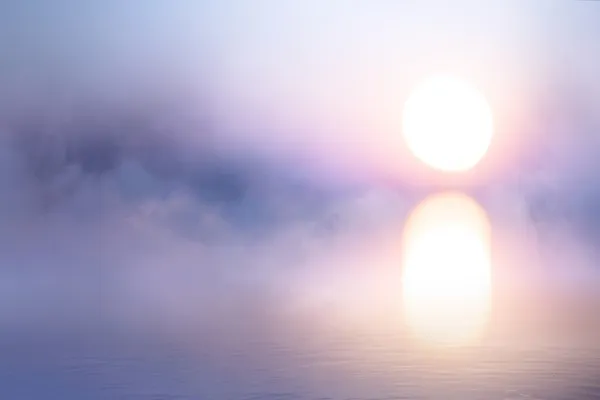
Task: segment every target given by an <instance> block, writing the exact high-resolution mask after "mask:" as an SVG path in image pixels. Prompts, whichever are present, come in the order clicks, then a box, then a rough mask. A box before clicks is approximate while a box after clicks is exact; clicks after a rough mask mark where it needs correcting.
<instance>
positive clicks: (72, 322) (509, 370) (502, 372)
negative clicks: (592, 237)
mask: <svg viewBox="0 0 600 400" xmlns="http://www.w3.org/2000/svg"><path fill="white" fill-rule="evenodd" d="M509 225H511V226H513V225H512V224H509ZM494 229H495V231H494V232H495V233H494V237H495V239H494V243H492V245H491V249H492V250H491V252H492V254H493V255H494V256H493V257H492V267H493V269H492V270H490V272H492V274H491V276H492V280H491V286H490V292H489V293H488V294H489V296H490V308H489V310H488V311H486V312H487V314H486V316H485V318H486V319H485V324H484V326H482V327H480V328H481V331H480V332H479V333H478V335H477V337H475V336H472V337H469V340H465V341H462V342H456V343H444V344H440V343H432V342H430V341H428V340H423V339H424V338H423V337H419V336H418V329H417V330H416V331H415V330H414V329H411V324H410V321H407V319H406V318H403V317H405V316H406V309H405V308H403V307H402V304H403V303H402V297H401V296H400V295H399V293H400V292H401V285H400V283H399V282H400V281H399V278H398V277H399V275H398V270H399V264H400V261H399V260H400V258H398V257H399V255H398V253H397V251H398V249H399V248H400V247H401V246H400V244H399V243H400V242H399V241H398V240H396V238H395V237H393V238H391V239H390V240H387V239H385V237H386V235H385V234H384V235H383V239H382V238H377V239H376V240H375V239H374V240H373V242H375V243H378V244H377V245H376V246H373V247H372V248H370V250H369V251H359V250H356V252H357V253H360V254H361V255H362V256H361V257H354V256H353V257H351V258H353V259H354V260H353V261H354V264H353V265H354V266H356V265H359V267H355V268H350V267H347V266H346V265H338V267H339V268H337V269H335V268H333V269H332V270H330V271H329V272H328V274H324V273H322V274H320V275H319V274H316V273H315V272H314V271H313V272H309V273H306V274H305V276H301V275H298V276H296V277H294V281H296V280H300V281H302V280H303V282H304V285H303V286H302V285H301V287H302V289H301V290H300V289H298V290H297V291H298V293H299V295H297V296H296V297H295V298H296V300H295V303H294V302H292V301H291V300H290V301H286V300H284V298H281V297H273V298H266V300H265V298H262V300H261V301H257V300H256V299H257V297H256V296H247V297H244V296H242V295H231V296H230V297H232V298H233V300H231V301H230V302H229V303H228V306H227V307H219V305H218V304H217V303H218V302H219V301H220V300H219V299H218V298H215V299H213V300H212V301H214V304H213V303H210V302H211V299H210V297H208V298H205V299H204V300H203V302H204V303H203V307H202V308H201V307H198V308H197V312H195V313H194V312H192V313H191V314H189V313H188V314H184V315H183V317H182V316H179V317H177V316H173V314H174V313H171V314H169V313H168V312H167V313H165V314H160V313H159V312H158V311H156V312H155V310H153V309H152V310H145V311H146V314H147V315H153V314H156V315H154V316H155V318H137V319H136V318H134V317H133V316H134V315H135V313H133V312H132V313H131V314H127V313H122V314H121V316H120V318H116V317H115V315H116V314H118V313H116V312H115V310H114V309H110V308H102V307H96V308H94V306H88V307H87V308H86V307H84V306H82V307H81V308H79V309H77V310H78V311H77V312H73V311H72V310H71V311H70V312H71V313H72V314H73V313H74V314H75V317H70V318H68V317H65V315H61V312H64V313H65V314H68V312H67V311H65V310H66V309H65V310H63V309H61V307H59V306H56V305H54V306H51V307H48V309H47V314H46V315H45V316H43V317H38V318H37V320H36V319H31V320H20V321H19V323H12V324H11V323H6V322H5V323H3V324H2V327H1V332H0V333H1V336H0V398H1V399H10V400H20V399H57V400H58V399H60V400H71V399H77V400H79V399H140V400H141V399H165V400H166V399H208V400H221V399H222V400H228V399H231V400H235V399H240V400H242V399H248V400H250V399H255V400H259V399H265V400H275V399H280V400H283V399H315V400H316V399H320V400H325V399H348V400H349V399H354V400H359V399H364V400H367V399H370V400H375V399H381V400H384V399H385V400H393V399H557V400H558V399H564V400H566V399H577V400H580V399H596V398H598V399H600V340H598V338H600V329H599V326H600V325H599V324H598V321H599V320H600V318H598V315H599V314H600V313H598V309H599V307H597V305H598V304H600V302H599V301H598V297H597V296H596V295H595V293H596V292H597V291H596V289H597V288H598V287H599V286H597V285H596V284H595V283H594V282H593V280H592V279H591V275H589V274H588V275H586V273H587V272H589V270H588V269H586V268H584V267H572V269H570V270H569V269H567V271H571V272H568V273H565V272H564V271H565V267H564V265H568V264H569V263H577V265H584V264H585V263H586V262H591V263H593V257H591V256H590V257H588V256H586V255H585V254H584V253H585V251H584V249H583V248H582V247H577V248H576V247H575V246H574V245H567V244H566V243H567V242H566V241H565V239H564V238H556V237H553V238H546V237H545V238H542V239H540V238H537V239H536V240H537V242H535V243H534V241H528V240H529V239H527V240H525V237H526V236H524V235H523V234H522V232H521V233H520V232H517V231H516V230H515V229H514V228H510V229H509V230H507V229H504V230H503V228H502V227H501V226H500V225H499V226H497V227H494ZM392 236H394V235H392ZM528 237H529V236H528ZM573 243H575V241H574V242H573ZM536 246H537V247H536ZM588 247H589V246H588ZM532 249H533V250H535V251H533V250H532ZM465 251H467V250H465V249H463V250H462V251H461V252H460V254H463V253H464V252H465ZM448 254H452V253H447V255H446V256H448ZM590 254H591V253H590ZM561 257H562V258H561ZM416 259H417V258H413V259H412V260H413V261H414V260H416ZM472 259H474V258H470V259H469V260H472ZM336 260H337V261H336ZM476 260H479V261H478V262H480V261H481V258H476ZM456 262H458V261H456ZM328 263H330V264H331V265H334V264H336V263H341V261H340V259H333V260H331V259H329V260H328ZM560 263H566V264H564V265H562V264H561V265H562V266H561V265H559V264H560ZM554 264H556V265H554ZM474 265H475V264H474ZM478 265H479V264H476V265H475V266H476V267H477V266H478ZM481 265H487V264H485V263H484V264H481ZM573 265H575V264H573ZM499 266H501V268H500V267H499ZM477 268H478V267H477ZM553 271H554V272H553ZM557 271H558V272H557ZM342 276H344V277H345V279H342ZM349 276H350V277H354V278H353V279H352V278H348V277H349ZM477 276H487V275H481V274H479V275H477ZM326 277H329V278H328V279H329V280H328V279H326ZM478 279H479V278H478ZM324 282H330V283H329V284H327V283H324ZM470 282H471V284H472V285H475V287H477V288H479V289H478V290H480V289H481V288H482V287H487V286H481V285H480V284H479V283H478V282H479V281H476V280H474V281H470ZM473 282H474V283H473ZM420 285H425V287H426V286H427V284H426V283H425V284H424V283H423V282H421V283H420ZM468 287H471V286H468ZM307 288H308V289H307ZM462 288H463V286H461V289H462ZM328 289H329V290H328ZM417 292H418V293H421V294H422V293H428V292H427V291H426V290H425V291H423V290H421V291H420V292H419V291H418V290H417ZM448 293H452V292H451V291H450V292H448ZM477 293H480V292H477ZM111 294H113V293H112V292H111ZM325 294H327V295H325ZM478 295H480V294H478ZM291 298H292V297H291V296H290V297H289V298H288V300H289V299H291ZM282 299H283V300H282ZM298 299H300V300H302V301H297V300H298ZM438 300H439V299H438ZM73 301H74V302H77V301H79V298H77V297H75V298H74V299H73ZM404 301H406V298H404ZM434 301H437V300H435V299H434V298H433V297H432V298H430V299H429V302H428V303H427V304H429V305H430V304H431V303H432V302H434ZM207 302H208V304H209V306H207ZM102 303H103V300H102V296H101V295H100V298H99V302H98V304H102ZM286 303H294V304H295V305H294V306H293V307H291V306H289V307H287V306H284V305H286ZM419 304H421V303H419ZM188 305H189V304H188ZM4 309H7V308H6V307H5V308H4ZM176 309H177V308H175V309H173V310H176ZM201 309H202V310H206V309H209V310H210V309H212V312H208V313H206V312H204V311H201ZM192 310H196V308H194V307H192ZM138 311H140V312H139V313H138V315H141V314H143V313H142V312H141V309H139V310H138ZM148 311H150V312H148ZM188 311H189V310H188ZM412 311H413V312H414V310H412ZM453 312H457V313H456V315H455V316H454V318H455V320H456V322H460V321H459V320H460V319H461V310H460V309H458V311H457V309H454V310H453ZM478 312H479V311H478ZM168 315H171V316H172V318H171V319H169V318H167V316H168ZM123 316H126V318H123ZM413 317H414V316H413ZM463 317H464V318H472V317H473V315H472V314H469V313H467V314H465V315H464V316H463ZM445 323H446V324H448V321H446V322H445ZM467 326H468V325H467ZM412 328H414V326H412ZM446 328H447V329H454V327H452V326H450V325H446V326H445V327H444V326H443V325H442V329H446Z"/></svg>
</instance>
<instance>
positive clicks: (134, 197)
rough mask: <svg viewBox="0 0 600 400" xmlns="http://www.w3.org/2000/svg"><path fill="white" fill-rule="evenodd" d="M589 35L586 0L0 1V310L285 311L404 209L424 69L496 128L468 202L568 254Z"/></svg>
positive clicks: (586, 165)
mask: <svg viewBox="0 0 600 400" xmlns="http://www.w3.org/2000/svg"><path fill="white" fill-rule="evenodd" d="M34 3H35V4H34ZM496 3H497V4H496ZM598 35H600V4H595V3H594V2H585V1H580V2H578V1H572V2H562V1H550V0H548V1H533V0H532V1H505V2H495V3H494V4H483V3H482V2H476V1H462V2H461V1H459V2H452V3H451V4H450V3H448V2H441V1H440V2H427V3H424V2H417V1H404V2H397V1H389V0H376V1H371V2H364V1H342V0H330V1H317V0H304V1H295V0H290V1H287V2H281V1H275V0H257V1H253V2H250V1H242V0H224V1H195V2H193V1H184V0H181V1H169V2H167V1H160V0H151V1H141V0H133V1H129V2H127V4H123V3H122V2H117V1H113V0H109V1H89V2H79V1H74V0H60V1H53V2H49V1H46V2H34V1H31V0H21V1H4V2H2V4H1V5H0V218H1V221H2V224H1V225H0V250H1V251H0V254H1V255H0V265H1V272H0V273H1V274H2V275H3V276H4V278H3V279H2V283H0V286H3V287H4V288H3V289H2V290H0V299H2V300H1V301H0V304H2V305H0V308H2V307H5V311H6V313H5V315H13V314H14V315H13V316H15V318H17V317H19V316H22V315H26V314H27V315H28V313H27V312H24V311H23V310H29V309H28V307H30V310H31V313H32V314H36V315H46V314H47V311H48V309H50V308H53V307H55V306H56V307H58V308H61V307H63V308H64V307H67V308H73V309H74V311H77V309H79V308H81V309H82V310H86V307H92V309H95V308H94V307H98V306H99V305H101V306H102V307H107V308H110V307H114V309H118V310H123V309H126V308H127V304H129V305H130V306H131V307H132V309H135V307H136V304H138V307H139V304H150V302H154V303H151V304H156V305H157V307H158V306H159V305H160V306H164V307H166V308H167V309H168V310H169V313H168V314H170V313H171V312H172V311H173V310H174V309H177V310H180V311H181V312H184V311H185V310H186V309H187V308H186V307H183V306H182V304H194V305H195V307H197V304H198V303H203V304H204V303H206V302H207V301H206V299H207V298H210V299H212V303H214V299H217V298H218V299H226V298H228V297H229V296H230V295H231V294H232V293H235V294H236V295H239V296H243V295H245V293H248V296H258V295H259V293H260V295H261V296H266V297H267V298H269V297H268V296H271V295H272V296H278V295H280V292H286V290H287V289H289V288H290V285H293V284H294V283H297V282H299V281H302V280H301V279H300V278H298V275H297V273H296V272H295V271H297V270H302V269H305V270H306V269H308V270H311V269H310V268H313V269H318V268H319V265H321V264H322V263H323V261H322V260H324V259H327V258H326V257H328V255H327V254H329V253H328V252H331V251H332V250H331V249H344V248H347V247H346V246H349V245H355V244H356V243H362V242H364V240H365V239H364V238H365V237H367V236H368V235H369V234H371V233H373V232H378V230H382V229H383V230H385V229H392V228H391V226H392V225H393V224H400V223H401V221H402V219H403V218H404V217H405V215H406V213H407V210H408V209H409V208H410V205H411V204H413V203H414V201H415V199H416V198H418V197H419V196H420V195H421V194H422V192H423V191H424V190H426V189H423V188H424V187H426V186H427V183H428V182H429V179H431V178H430V177H429V175H428V173H427V172H425V171H424V169H423V167H421V166H420V165H419V164H418V163H416V161H414V160H413V159H412V158H411V156H410V155H409V154H408V152H407V149H406V148H405V147H404V145H403V143H402V140H401V139H400V138H401V136H400V125H401V121H400V115H401V109H402V105H403V103H404V101H405V99H406V97H407V95H408V93H409V92H410V90H411V89H412V88H413V87H414V86H415V85H416V84H417V83H418V82H419V81H420V80H421V79H423V78H425V77H426V76H427V75H429V74H431V73H434V72H439V71H447V72H450V73H454V74H456V75H458V76H461V77H463V78H465V79H467V80H469V81H470V82H472V83H473V84H474V85H476V86H477V87H478V88H480V90H481V91H482V92H483V93H484V94H485V95H486V97H487V98H488V101H489V102H490V104H491V106H492V109H493V112H494V117H495V121H496V138H495V140H494V142H493V144H492V147H491V149H490V152H489V154H488V157H487V158H486V160H484V161H483V162H482V165H481V167H480V168H479V169H478V172H474V173H473V176H471V175H470V177H469V178H465V179H467V181H466V182H467V184H472V185H473V187H475V189H474V191H475V192H477V193H483V195H482V198H486V196H487V198H490V197H491V198H493V200H495V202H491V203H490V204H492V203H494V204H498V205H497V206H496V207H498V208H497V209H496V211H498V210H499V211H498V212H502V211H503V208H506V206H504V204H509V202H508V200H507V199H513V200H514V199H516V201H517V202H520V204H521V206H522V207H525V208H527V207H529V206H530V205H531V204H534V205H535V204H538V203H539V202H540V201H541V200H543V199H547V198H551V199H553V201H554V202H553V204H554V205H553V207H554V208H553V209H556V210H558V211H555V212H556V213H557V215H561V216H567V217H568V218H570V220H571V221H574V223H575V224H576V225H577V224H579V225H577V226H578V229H580V230H583V231H584V232H586V234H588V231H593V225H595V224H594V223H592V222H593V221H595V220H594V218H598V216H600V211H599V210H597V209H596V207H597V206H595V204H596V203H597V199H598V196H599V195H600V193H599V191H598V190H597V187H598V186H597V185H596V178H595V176H594V172H595V171H596V167H597V165H596V164H597V157H596V156H595V154H596V152H597V150H598V149H600V143H599V140H600V136H599V132H600V131H599V130H598V129H599V128H600V114H599V113H597V112H596V108H598V107H599V106H600V81H598V79H596V77H595V75H596V74H597V71H600V47H598V45H597V38H598ZM469 179H473V181H470V180H469ZM435 183H436V184H437V185H439V182H438V181H436V182H435ZM540 199H541V200H540ZM536 202H538V203H536ZM510 204H512V203H510ZM542 218H551V216H548V215H545V214H543V215H542ZM336 246H337V247H336ZM336 251H338V250H336ZM339 251H341V253H344V251H343V250H339ZM357 251H358V250H357ZM324 257H325V258H324ZM265 281H267V282H270V284H268V285H267V286H266V287H267V288H268V289H267V290H265V289H264V285H260V284H258V283H257V282H265ZM309 281H310V280H309ZM192 282H193V284H192ZM273 282H275V283H273ZM257 285H258V286H257ZM257 287H260V289H256V288H257ZM73 296H75V297H76V298H77V299H80V300H81V301H78V302H73V301H72V298H73ZM109 299H110V300H109ZM198 299H199V300H198ZM16 303H19V304H20V308H19V310H16V309H15V308H14V307H11V306H10V304H16ZM212 303H211V304H212ZM173 304H175V306H173ZM223 304H227V302H226V301H225V302H224V303H223ZM169 305H171V306H169ZM15 310H16V311H15ZM111 310H113V309H112V308H111ZM136 310H138V311H139V309H136ZM194 311H197V310H196V309H194ZM83 312H84V313H85V311H83ZM111 312H114V310H113V311H111ZM11 313H12V314H11Z"/></svg>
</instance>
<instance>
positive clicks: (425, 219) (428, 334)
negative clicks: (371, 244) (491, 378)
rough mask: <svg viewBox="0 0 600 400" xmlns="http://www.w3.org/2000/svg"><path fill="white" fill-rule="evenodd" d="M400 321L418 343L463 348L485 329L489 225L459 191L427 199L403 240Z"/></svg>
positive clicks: (488, 302)
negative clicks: (402, 314)
mask: <svg viewBox="0 0 600 400" xmlns="http://www.w3.org/2000/svg"><path fill="white" fill-rule="evenodd" d="M402 257H403V276H402V293H403V307H404V317H405V320H406V323H407V324H408V326H409V327H410V328H411V330H412V332H413V333H414V334H415V335H416V336H417V337H418V338H419V339H422V340H425V341H427V342H430V343H441V344H466V343H469V342H471V341H472V340H475V339H476V338H477V337H478V336H479V335H480V334H481V331H482V329H483V328H484V327H485V325H486V322H487V319H488V317H489V314H490V305H491V252H490V225H489V221H488V218H487V216H486V214H485V212H484V211H483V210H482V209H481V207H480V206H479V205H478V204H477V203H475V201H473V200H472V199H471V198H469V197H467V196H466V195H463V194H460V193H444V194H439V195H435V196H431V197H428V198H427V199H425V201H423V202H422V203H421V204H420V205H419V206H417V208H416V209H415V210H414V211H413V212H412V214H411V215H410V217H409V219H408V221H407V224H406V227H405V231H404V236H403V256H402Z"/></svg>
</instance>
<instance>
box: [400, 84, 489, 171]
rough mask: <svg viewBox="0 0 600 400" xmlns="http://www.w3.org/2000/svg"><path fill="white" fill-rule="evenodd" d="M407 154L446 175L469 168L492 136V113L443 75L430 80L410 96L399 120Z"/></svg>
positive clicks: (474, 93) (474, 91)
mask: <svg viewBox="0 0 600 400" xmlns="http://www.w3.org/2000/svg"><path fill="white" fill-rule="evenodd" d="M402 132H403V136H404V140H405V141H406V144H407V146H408V148H409V149H410V151H411V152H412V153H413V154H414V155H415V157H417V158H418V159H420V160H421V161H422V162H424V163H425V164H427V165H429V166H430V167H432V168H435V169H437V170H441V171H446V172H463V171H467V170H469V169H471V168H473V167H474V166H475V165H476V164H477V163H478V162H479V161H480V160H481V159H482V158H483V157H484V156H485V153H486V152H487V150H488V148H489V146H490V143H491V140H492V135H493V117H492V110H491V108H490V106H489V104H488V102H487V101H486V99H485V97H484V96H483V94H481V92H479V91H478V90H477V89H476V88H475V87H473V86H471V85H469V84H468V83H467V82H465V81H462V80H460V79H458V78H455V77H452V76H447V75H436V76H432V77H430V78H429V79H427V80H426V81H425V82H423V83H422V84H421V85H420V86H418V87H417V88H416V89H414V91H413V92H412V93H411V94H410V96H409V98H408V100H407V101H406V104H405V105H404V111H403V116H402Z"/></svg>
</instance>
